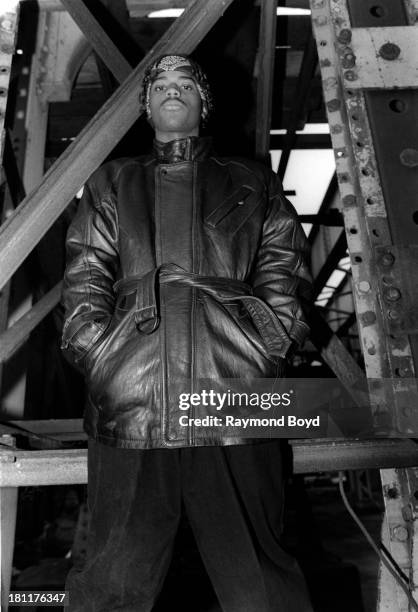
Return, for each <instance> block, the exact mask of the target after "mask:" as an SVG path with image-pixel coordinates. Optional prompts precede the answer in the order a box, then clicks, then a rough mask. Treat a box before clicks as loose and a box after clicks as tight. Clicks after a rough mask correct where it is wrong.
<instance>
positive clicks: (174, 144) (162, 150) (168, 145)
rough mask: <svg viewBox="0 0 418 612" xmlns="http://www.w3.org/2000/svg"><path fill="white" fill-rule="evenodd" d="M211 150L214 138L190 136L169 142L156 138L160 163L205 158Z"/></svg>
mask: <svg viewBox="0 0 418 612" xmlns="http://www.w3.org/2000/svg"><path fill="white" fill-rule="evenodd" d="M211 150H212V139H211V138H208V137H202V136H188V137H187V138H178V139H176V140H170V141H169V142H160V141H159V140H154V154H155V156H156V158H157V160H158V162H159V163H160V164H175V163H178V162H184V161H195V160H201V159H205V158H206V157H208V156H209V154H210V152H211Z"/></svg>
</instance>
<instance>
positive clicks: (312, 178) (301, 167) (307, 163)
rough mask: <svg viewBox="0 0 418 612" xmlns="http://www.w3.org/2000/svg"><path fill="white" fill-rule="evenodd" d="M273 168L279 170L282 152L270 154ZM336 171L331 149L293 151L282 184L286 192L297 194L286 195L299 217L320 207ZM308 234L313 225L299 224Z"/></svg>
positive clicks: (313, 212) (311, 213)
mask: <svg viewBox="0 0 418 612" xmlns="http://www.w3.org/2000/svg"><path fill="white" fill-rule="evenodd" d="M270 153H271V162H272V167H273V170H274V171H275V172H277V168H278V167H279V161H280V156H281V153H282V152H281V151H270ZM334 172H335V159H334V152H333V150H332V149H294V150H293V151H292V152H291V154H290V157H289V163H288V164H287V168H286V174H285V177H284V181H283V187H284V189H285V191H296V195H295V196H288V198H289V200H290V201H291V202H292V204H293V206H294V207H295V208H296V210H297V212H298V214H299V215H315V214H316V213H317V212H318V210H319V207H320V206H321V204H322V200H323V199H324V195H325V193H326V191H327V189H328V186H329V183H330V181H331V178H332V176H333V174H334ZM302 226H303V229H304V230H305V233H306V234H307V235H309V232H310V231H311V228H312V225H311V224H308V223H303V224H302Z"/></svg>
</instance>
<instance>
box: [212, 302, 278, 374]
mask: <svg viewBox="0 0 418 612" xmlns="http://www.w3.org/2000/svg"><path fill="white" fill-rule="evenodd" d="M224 306H225V307H226V310H227V311H228V313H229V315H230V316H231V317H232V318H233V319H234V321H235V323H236V325H237V326H238V328H239V329H240V331H241V333H242V334H243V335H244V336H245V337H246V338H247V340H248V341H249V342H250V344H251V345H252V346H253V347H254V348H255V349H256V350H257V351H258V352H259V353H261V354H262V355H263V356H264V357H265V358H266V359H268V360H269V361H270V362H271V363H274V364H277V362H278V360H277V359H276V358H274V357H272V356H271V355H269V352H268V350H267V347H266V345H265V343H264V341H263V338H262V337H261V336H260V333H259V331H258V329H257V327H256V326H255V325H254V323H253V320H252V318H251V315H250V314H249V312H248V311H247V310H246V308H245V306H243V305H242V304H239V303H235V304H224Z"/></svg>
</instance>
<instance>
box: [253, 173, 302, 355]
mask: <svg viewBox="0 0 418 612" xmlns="http://www.w3.org/2000/svg"><path fill="white" fill-rule="evenodd" d="M268 198H269V201H268V206H267V210H266V216H265V220H264V224H263V233H262V236H261V240H260V246H259V249H258V253H257V257H256V262H255V267H254V269H253V274H252V286H253V292H254V295H256V296H257V297H259V298H261V299H262V300H263V301H264V302H266V303H267V304H268V305H269V306H270V307H271V308H272V310H273V311H274V313H275V314H276V315H277V317H278V319H279V321H280V322H281V324H282V325H281V328H282V331H283V334H282V336H283V337H282V338H281V340H283V357H284V356H285V355H286V353H288V351H289V348H290V347H291V346H292V348H295V347H296V346H300V345H301V344H302V343H303V341H304V339H305V337H306V336H307V334H308V333H309V326H308V323H307V321H306V317H305V314H304V312H303V309H302V301H303V300H306V301H309V300H310V295H311V286H312V284H311V282H312V281H311V275H310V272H309V267H308V256H309V244H308V241H307V240H306V238H305V234H304V232H303V230H302V227H301V225H300V223H299V221H298V218H297V213H296V211H295V209H294V207H293V206H292V204H291V203H290V202H289V201H288V200H287V199H286V198H285V196H284V194H283V189H282V186H281V182H280V180H279V179H278V177H277V176H276V175H275V174H273V173H272V177H271V180H270V184H269V189H268Z"/></svg>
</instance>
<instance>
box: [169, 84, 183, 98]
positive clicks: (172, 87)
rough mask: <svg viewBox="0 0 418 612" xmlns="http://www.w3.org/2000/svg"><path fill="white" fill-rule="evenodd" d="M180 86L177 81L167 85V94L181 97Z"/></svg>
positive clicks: (172, 96) (171, 96)
mask: <svg viewBox="0 0 418 612" xmlns="http://www.w3.org/2000/svg"><path fill="white" fill-rule="evenodd" d="M180 94H181V92H180V88H179V87H178V85H176V84H175V83H172V84H171V85H169V86H168V87H167V96H168V97H170V98H178V97H180Z"/></svg>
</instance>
